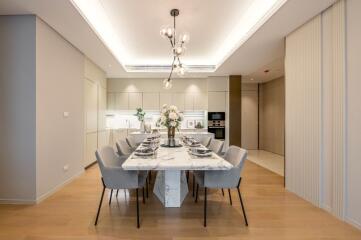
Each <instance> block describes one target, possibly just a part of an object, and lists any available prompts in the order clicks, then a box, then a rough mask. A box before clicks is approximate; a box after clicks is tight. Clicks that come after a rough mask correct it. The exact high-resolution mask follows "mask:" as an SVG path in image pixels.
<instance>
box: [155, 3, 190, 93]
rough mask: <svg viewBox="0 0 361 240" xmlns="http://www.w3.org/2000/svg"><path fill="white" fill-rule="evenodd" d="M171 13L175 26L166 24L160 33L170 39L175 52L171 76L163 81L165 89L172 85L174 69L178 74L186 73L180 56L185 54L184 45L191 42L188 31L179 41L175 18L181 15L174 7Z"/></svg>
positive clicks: (173, 52)
mask: <svg viewBox="0 0 361 240" xmlns="http://www.w3.org/2000/svg"><path fill="white" fill-rule="evenodd" d="M170 15H171V16H172V17H173V27H170V26H165V27H162V28H161V30H160V35H161V36H162V37H163V38H168V39H169V42H170V45H171V47H172V54H173V62H172V65H171V70H170V73H169V76H168V78H166V79H164V81H163V87H164V88H165V89H170V88H171V87H172V74H173V71H174V72H176V73H177V74H178V76H183V75H184V74H185V68H184V66H183V65H182V62H181V60H180V56H181V55H183V54H184V52H185V50H186V48H185V46H184V45H185V44H186V43H188V42H189V34H187V33H183V34H181V35H180V36H179V39H178V41H177V31H176V24H175V22H176V21H175V18H176V17H177V16H178V15H179V10H178V9H172V10H171V11H170Z"/></svg>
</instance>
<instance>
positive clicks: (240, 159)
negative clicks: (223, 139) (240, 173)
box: [224, 146, 247, 170]
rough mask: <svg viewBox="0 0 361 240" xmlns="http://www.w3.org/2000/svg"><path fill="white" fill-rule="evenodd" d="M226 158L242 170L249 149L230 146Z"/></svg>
mask: <svg viewBox="0 0 361 240" xmlns="http://www.w3.org/2000/svg"><path fill="white" fill-rule="evenodd" d="M224 158H225V159H226V160H227V161H228V162H230V163H231V164H232V165H233V166H234V167H235V168H239V169H240V170H242V168H243V164H244V161H245V160H246V158H247V150H246V149H243V148H240V147H237V146H230V147H229V148H228V150H227V152H226V154H225V156H224Z"/></svg>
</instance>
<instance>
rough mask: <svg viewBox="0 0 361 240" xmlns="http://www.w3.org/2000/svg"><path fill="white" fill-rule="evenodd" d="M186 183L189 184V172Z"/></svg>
mask: <svg viewBox="0 0 361 240" xmlns="http://www.w3.org/2000/svg"><path fill="white" fill-rule="evenodd" d="M187 183H189V171H187Z"/></svg>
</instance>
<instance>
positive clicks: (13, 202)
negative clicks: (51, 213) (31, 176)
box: [0, 199, 36, 205]
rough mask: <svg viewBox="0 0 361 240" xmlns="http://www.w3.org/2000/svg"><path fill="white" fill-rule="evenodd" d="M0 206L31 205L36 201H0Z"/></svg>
mask: <svg viewBox="0 0 361 240" xmlns="http://www.w3.org/2000/svg"><path fill="white" fill-rule="evenodd" d="M0 204H17V205H33V204H36V200H28V199H0Z"/></svg>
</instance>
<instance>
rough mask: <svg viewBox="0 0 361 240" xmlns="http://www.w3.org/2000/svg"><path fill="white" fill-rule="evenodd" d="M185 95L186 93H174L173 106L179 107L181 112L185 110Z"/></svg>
mask: <svg viewBox="0 0 361 240" xmlns="http://www.w3.org/2000/svg"><path fill="white" fill-rule="evenodd" d="M184 100H185V94H184V93H172V105H175V106H177V107H178V109H179V110H180V111H184V110H185V101H184Z"/></svg>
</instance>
